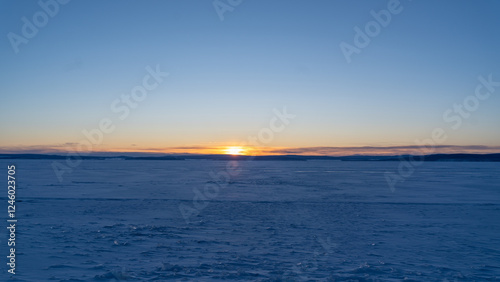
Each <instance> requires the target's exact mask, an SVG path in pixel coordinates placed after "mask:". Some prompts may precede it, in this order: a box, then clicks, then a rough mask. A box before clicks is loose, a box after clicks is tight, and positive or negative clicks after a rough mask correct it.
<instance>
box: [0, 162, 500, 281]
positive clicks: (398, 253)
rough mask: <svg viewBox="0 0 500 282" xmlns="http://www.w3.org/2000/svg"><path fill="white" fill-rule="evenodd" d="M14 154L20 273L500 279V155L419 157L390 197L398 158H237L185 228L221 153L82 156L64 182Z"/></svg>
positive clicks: (46, 276)
mask: <svg viewBox="0 0 500 282" xmlns="http://www.w3.org/2000/svg"><path fill="white" fill-rule="evenodd" d="M11 163H13V164H15V165H16V171H17V177H18V182H17V197H18V198H17V199H18V202H17V216H18V219H19V222H18V228H17V245H16V246H17V252H18V254H17V261H16V262H17V267H16V270H17V271H16V272H17V274H16V275H15V277H16V278H17V279H19V281H47V280H51V279H52V280H56V281H80V280H103V281H106V280H108V281H109V280H146V281H148V280H160V281H161V280H168V279H175V280H182V279H184V280H202V281H217V280H257V281H307V280H310V279H312V280H315V279H317V280H323V281H324V280H331V281H333V280H335V281H337V280H349V279H352V280H351V281H356V280H359V281H371V280H375V281H378V280H383V281H391V280H393V281H398V280H401V279H405V278H406V279H410V280H414V281H415V280H418V281H455V280H457V281H463V280H494V281H498V280H500V181H499V180H500V164H499V163H448V162H447V163H424V164H422V165H421V166H420V167H418V168H417V170H416V171H415V173H414V174H413V175H412V176H410V177H409V178H407V179H406V181H405V182H404V183H402V184H400V185H398V186H396V190H395V191H394V192H392V191H391V190H390V188H389V187H388V185H387V183H386V181H385V178H384V173H385V172H386V171H396V170H397V167H398V163H397V162H335V161H307V162H291V161H289V162H285V161H266V162H264V161H260V162H258V161H253V162H251V161H243V162H239V163H238V165H239V166H240V168H241V169H242V171H241V173H240V174H239V175H237V176H234V177H232V178H231V179H230V181H229V183H228V185H227V187H225V188H223V189H221V190H220V192H219V194H218V195H216V196H215V198H213V199H211V200H209V201H206V202H203V201H201V202H198V204H200V203H201V204H206V207H204V208H203V209H201V210H199V214H198V215H194V216H192V217H191V218H190V223H186V221H185V220H184V218H183V217H182V216H181V213H180V211H179V206H180V205H185V206H190V207H193V197H194V196H195V193H194V192H193V189H195V188H197V189H199V190H200V191H203V187H204V186H205V185H206V184H207V183H214V181H213V179H212V177H211V176H210V175H209V173H210V172H215V173H217V172H220V171H224V170H225V168H226V164H227V162H225V161H203V160H198V161H124V160H107V161H84V162H83V163H82V164H81V165H80V166H79V167H77V168H76V169H75V170H74V171H73V172H72V173H70V174H69V173H67V174H65V175H64V181H63V182H62V183H59V181H58V180H57V178H56V176H55V174H54V172H53V170H52V167H51V163H52V161H49V160H13V161H9V160H1V161H0V164H2V167H4V168H5V169H4V170H5V171H4V172H3V173H4V174H5V175H7V169H6V167H7V165H8V164H11ZM6 185H7V183H5V186H6ZM6 195H7V189H4V195H1V196H2V201H4V204H2V205H0V207H5V212H2V214H3V215H4V216H3V219H4V220H3V222H4V223H3V225H5V226H6V225H7V224H6V221H5V219H6V213H7V203H6V202H7V198H6ZM19 200H20V201H19ZM2 209H3V208H2ZM1 230H3V231H2V234H1V236H2V237H1V238H0V239H1V240H0V251H1V253H0V255H1V257H3V259H2V260H3V262H2V263H1V265H2V274H1V277H4V278H7V277H9V275H8V273H7V267H6V262H7V259H6V256H7V255H8V252H7V242H6V238H7V232H6V228H5V227H3V228H1ZM72 279H73V280H72Z"/></svg>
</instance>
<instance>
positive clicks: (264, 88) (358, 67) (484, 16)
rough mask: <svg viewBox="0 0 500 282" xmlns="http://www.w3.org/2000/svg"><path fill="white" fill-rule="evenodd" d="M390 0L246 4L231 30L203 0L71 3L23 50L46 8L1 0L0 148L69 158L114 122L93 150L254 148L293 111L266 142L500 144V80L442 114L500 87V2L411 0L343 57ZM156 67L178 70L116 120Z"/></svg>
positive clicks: (258, 0) (230, 17)
mask: <svg viewBox="0 0 500 282" xmlns="http://www.w3.org/2000/svg"><path fill="white" fill-rule="evenodd" d="M42 2H43V3H49V2H51V1H44V0H42ZM221 2H222V3H226V4H228V5H230V4H229V3H228V2H227V1H226V0H221ZM54 3H56V2H54ZM388 3H391V1H264V0H252V1H249V0H247V1H243V2H242V3H241V4H240V5H237V6H235V7H232V9H233V10H232V11H230V12H225V13H224V20H223V21H221V19H220V18H219V15H218V14H217V12H216V9H215V8H214V5H213V1H208V0H207V1H194V0H193V1H79V0H72V1H70V2H69V3H67V4H64V5H63V4H57V5H58V7H59V11H58V12H57V13H55V15H54V16H53V17H50V18H49V20H48V22H47V24H46V25H45V26H43V27H41V28H39V30H38V32H37V33H36V34H35V36H33V38H30V39H28V42H27V43H26V44H20V45H19V46H18V49H19V52H18V53H15V52H14V48H13V47H12V44H11V42H10V41H9V37H8V34H9V33H15V34H17V35H19V36H22V28H23V24H24V23H23V21H22V17H26V18H27V19H28V20H29V21H30V22H32V21H33V16H34V15H35V14H36V13H37V12H39V11H43V10H42V8H41V6H40V5H39V4H38V2H37V1H5V0H4V1H0V5H1V10H0V13H1V14H0V21H1V27H0V28H1V34H2V35H3V37H2V38H3V39H2V40H0V54H1V60H2V64H0V71H1V73H2V76H1V78H0V82H1V83H0V93H1V95H2V103H1V104H0V118H1V120H2V122H1V123H0V130H1V132H2V134H1V135H2V138H1V140H0V149H2V150H3V151H7V152H8V151H13V150H14V149H16V150H22V149H29V148H32V149H33V148H36V149H37V150H42V149H43V148H52V149H54V148H61V149H64V148H67V147H68V144H74V143H78V142H79V141H80V140H82V139H83V138H84V135H82V130H84V129H86V130H91V129H93V128H97V127H98V124H99V121H100V120H101V119H103V118H106V117H107V118H110V119H111V120H112V121H113V124H114V125H115V126H116V129H115V130H114V131H113V132H112V133H110V134H104V135H105V136H104V140H103V142H102V143H99V144H96V146H94V149H95V150H133V149H134V148H136V149H138V150H143V149H144V150H146V149H148V148H152V149H154V148H170V147H172V148H174V147H181V146H198V147H199V148H204V147H217V146H229V145H245V142H246V141H247V138H248V136H251V135H256V134H257V133H258V132H259V131H260V130H262V128H265V127H267V126H268V124H269V121H270V119H272V117H273V109H282V108H283V107H286V108H287V110H288V111H289V112H290V113H293V114H294V115H295V116H296V117H295V118H294V119H293V120H292V121H291V122H290V124H289V125H287V126H286V129H285V130H283V131H282V132H279V133H276V134H274V138H273V140H272V142H269V143H266V144H263V145H265V146H266V147H276V148H297V147H344V146H345V147H356V146H409V145H415V140H416V139H419V140H422V139H426V138H429V137H430V136H431V132H432V131H433V130H434V129H435V128H442V129H444V130H445V131H446V133H447V135H448V138H447V139H446V141H444V142H443V143H442V144H440V145H460V146H469V145H484V146H500V130H499V124H500V111H499V108H500V97H499V96H500V87H498V88H497V89H496V92H493V93H491V96H490V97H489V98H487V99H485V100H481V101H480V103H479V105H478V107H477V110H474V111H473V112H470V116H469V117H467V118H462V121H463V123H462V124H461V125H460V126H459V128H458V129H453V128H452V125H454V122H446V121H445V120H444V119H443V114H444V113H445V112H446V111H447V110H448V109H452V108H453V105H454V104H462V103H463V101H464V99H466V97H468V96H470V95H474V91H475V89H476V87H477V85H478V84H479V83H480V82H479V81H478V77H479V76H483V77H488V75H492V77H493V80H494V81H500V67H499V66H500V55H499V53H498V50H500V36H499V33H498V28H499V27H500V17H498V14H499V12H500V3H499V2H497V1H475V2H473V1H440V2H439V3H436V2H434V1H422V0H421V1H408V0H405V1H403V0H402V1H400V3H399V7H400V9H401V11H400V13H398V14H392V16H391V20H390V22H389V24H388V25H387V26H386V27H381V29H380V32H379V34H378V35H376V36H374V37H373V38H371V41H370V44H369V45H368V46H366V47H365V48H362V49H361V52H360V53H359V54H354V55H352V57H351V59H352V61H351V62H350V63H348V62H347V61H346V58H345V56H344V54H343V53H342V51H341V49H340V47H339V46H340V44H341V42H346V43H348V44H354V36H355V31H354V27H356V26H358V27H360V28H361V29H364V28H365V26H366V24H367V23H369V22H370V21H373V20H374V19H373V16H372V15H371V14H370V11H372V10H374V11H375V12H379V11H381V10H387V9H388V8H387V7H388ZM394 3H395V2H394ZM147 66H150V67H152V68H155V67H156V66H160V69H161V70H162V71H164V72H168V73H169V76H168V77H167V78H166V79H165V80H164V81H163V82H162V83H161V84H160V85H159V86H158V87H157V88H155V89H154V90H152V91H151V92H150V93H148V96H147V98H146V99H145V100H144V101H141V102H140V103H139V106H137V108H135V109H131V112H130V115H129V116H128V117H127V118H126V119H124V120H120V119H118V118H117V114H116V113H114V112H113V111H112V110H110V105H111V104H112V102H113V101H114V100H116V99H117V98H120V95H122V94H123V93H130V91H131V89H132V88H134V87H135V86H137V85H140V84H141V82H142V80H143V78H144V76H145V75H147V73H148V72H147V71H146V70H145V68H146V67H147ZM451 115H455V114H454V113H452V114H451Z"/></svg>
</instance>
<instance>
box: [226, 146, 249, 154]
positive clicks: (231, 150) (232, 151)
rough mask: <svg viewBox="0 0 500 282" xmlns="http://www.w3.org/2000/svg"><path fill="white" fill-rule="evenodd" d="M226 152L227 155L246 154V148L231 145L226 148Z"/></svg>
mask: <svg viewBox="0 0 500 282" xmlns="http://www.w3.org/2000/svg"><path fill="white" fill-rule="evenodd" d="M224 153H225V154H227V155H233V156H241V155H245V154H246V149H245V148H243V147H239V146H230V147H227V148H225V149H224Z"/></svg>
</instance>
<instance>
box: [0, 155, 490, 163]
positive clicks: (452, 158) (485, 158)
mask: <svg viewBox="0 0 500 282" xmlns="http://www.w3.org/2000/svg"><path fill="white" fill-rule="evenodd" d="M106 154H107V155H104V154H101V155H98V154H97V153H96V154H95V155H89V156H77V157H78V158H81V159H82V160H113V159H120V160H132V161H142V160H151V161H184V160H222V161H230V160H239V161H252V160H254V161H308V160H336V161H402V160H416V161H428V162H436V161H438V162H500V153H497V154H432V155H422V156H413V155H400V156H398V155H395V156H358V155H352V156H341V157H334V156H303V155H271V156H245V155H194V154H193V155H153V156H152V155H148V154H143V155H137V153H135V154H136V156H130V155H125V154H123V155H110V153H106ZM68 156H71V157H74V156H73V155H48V154H0V159H11V160H12V159H18V160H63V159H66V158H68Z"/></svg>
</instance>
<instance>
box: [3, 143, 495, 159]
mask: <svg viewBox="0 0 500 282" xmlns="http://www.w3.org/2000/svg"><path fill="white" fill-rule="evenodd" d="M427 149H428V148H427ZM427 149H426V148H421V147H419V146H387V147H383V146H382V147H377V146H364V147H363V146H360V147H260V146H257V147H253V146H244V145H225V146H223V145H218V146H203V145H198V146H183V147H156V148H155V147H149V148H148V147H140V146H134V147H121V148H120V147H117V148H116V147H115V148H110V147H107V146H100V147H99V148H94V149H93V150H92V151H90V152H88V151H82V152H80V151H79V150H77V147H76V145H74V144H68V145H64V146H60V145H59V146H57V145H55V146H43V145H42V146H13V147H2V146H0V153H7V154H66V153H78V152H79V153H80V154H82V155H85V154H87V153H94V154H98V153H151V154H173V155H175V154H199V155H233V156H263V155H268V156H269V155H309V156H349V155H402V154H413V155H415V154H417V155H418V154H433V153H434V154H436V153H441V154H456V153H470V154H488V153H490V154H491V153H500V146H479V145H476V146H459V145H440V146H436V147H435V148H433V150H430V151H428V150H427Z"/></svg>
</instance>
